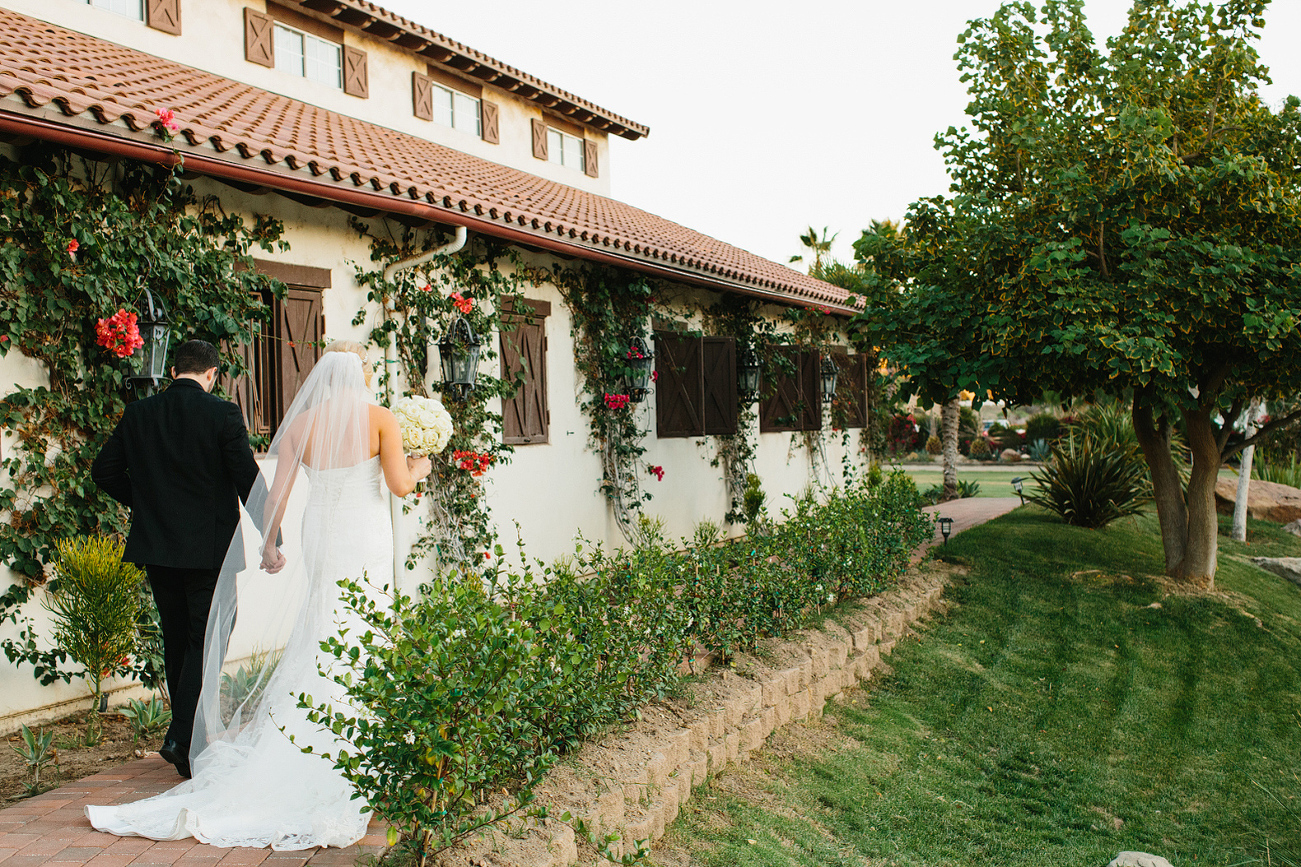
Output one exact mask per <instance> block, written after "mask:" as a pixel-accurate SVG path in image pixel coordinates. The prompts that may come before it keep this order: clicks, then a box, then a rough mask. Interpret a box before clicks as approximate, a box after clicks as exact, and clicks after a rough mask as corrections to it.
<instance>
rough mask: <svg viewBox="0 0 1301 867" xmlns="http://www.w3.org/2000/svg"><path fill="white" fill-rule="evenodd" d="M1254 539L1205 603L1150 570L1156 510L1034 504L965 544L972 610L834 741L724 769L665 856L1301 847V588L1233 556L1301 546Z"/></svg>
mask: <svg viewBox="0 0 1301 867" xmlns="http://www.w3.org/2000/svg"><path fill="white" fill-rule="evenodd" d="M1249 532H1250V536H1249V541H1250V545H1249V546H1243V545H1240V544H1238V543H1234V542H1231V541H1227V540H1226V541H1224V542H1223V543H1222V545H1221V568H1220V572H1219V576H1218V581H1219V588H1220V590H1221V595H1218V596H1214V597H1199V598H1189V597H1181V596H1167V595H1165V594H1164V593H1163V591H1162V589H1161V586H1160V585H1159V584H1158V583H1157V582H1156V581H1154V580H1152V579H1151V578H1150V577H1148V576H1150V575H1151V574H1152V573H1155V572H1159V571H1160V542H1159V539H1158V538H1157V536H1156V535H1155V533H1156V528H1155V519H1154V518H1153V517H1151V516H1144V517H1141V518H1136V519H1128V520H1126V521H1124V522H1121V523H1119V524H1116V525H1113V526H1112V527H1111V528H1109V529H1107V530H1103V531H1089V530H1078V529H1075V528H1070V527H1066V526H1064V525H1061V524H1058V523H1056V522H1054V521H1053V520H1051V519H1050V518H1049V517H1048V516H1047V514H1046V513H1044V512H1041V511H1038V510H1036V509H1034V508H1032V507H1031V508H1022V509H1018V510H1017V511H1015V512H1013V513H1011V514H1009V515H1007V516H1005V517H1003V518H1000V519H998V520H996V521H993V522H991V523H989V524H987V525H985V526H983V527H978V528H975V529H973V530H970V531H968V532H965V533H963V534H962V535H960V536H957V537H955V538H954V539H953V540H952V541H950V542H949V544H948V546H947V550H946V551H945V552H944V556H945V557H946V558H947V559H950V560H954V561H959V562H962V563H964V564H965V565H967V566H968V567H969V568H970V572H969V574H968V575H967V576H966V578H964V579H961V580H960V581H959V582H957V583H956V584H955V585H953V586H951V587H950V589H949V591H948V596H949V598H950V599H952V600H954V601H955V602H957V603H959V604H958V606H957V607H955V608H954V609H952V610H951V612H950V613H949V614H948V615H947V616H946V617H943V618H938V619H935V620H933V621H931V622H930V623H929V624H927V625H926V626H924V627H923V628H922V635H921V637H920V640H919V641H906V642H901V643H900V646H899V648H898V649H897V650H896V651H895V654H894V656H893V658H892V659H891V660H890V663H891V665H892V666H893V667H894V672H893V674H892V675H891V676H889V677H887V678H885V679H884V680H882V681H880V682H878V683H877V684H876V685H875V686H874V688H873V690H872V691H871V692H868V693H862V694H860V695H859V696H858V704H857V705H856V706H846V705H829V706H828V710H827V715H828V722H829V723H832V725H827V724H824V727H825V728H826V730H827V731H830V732H832V734H833V735H834V737H833V739H832V740H833V741H834V742H833V743H832V742H829V745H828V746H826V747H825V748H820V749H815V750H812V751H811V753H810V754H808V755H803V756H795V757H792V758H789V759H783V758H782V757H780V756H769V757H767V758H766V759H764V760H763V762H762V764H761V767H760V769H759V771H737V772H731V773H735V774H737V775H748V776H746V777H745V778H746V780H748V782H747V783H746V784H745V785H741V786H733V785H729V782H728V780H727V779H723V780H720V781H718V782H717V783H711V784H709V786H707V787H706V791H702V792H700V793H698V797H696V798H693V801H692V805H691V806H690V807H688V808H685V809H684V811H683V813H682V817H681V818H679V820H678V822H677V823H676V824H675V825H674V826H673V831H672V833H671V835H670V838H669V841H668V842H669V844H670V849H669V850H668V851H669V852H670V853H673V852H674V851H677V852H681V851H688V852H690V853H691V863H698V864H705V865H719V867H722V865H729V867H730V865H756V867H758V865H764V867H768V865H813V864H837V865H839V864H844V865H863V864H870V865H885V864H891V865H896V864H897V865H926V867H940V865H946V867H947V865H971V867H976V865H980V867H987V865H1045V867H1047V865H1053V867H1070V865H1077V867H1101V865H1104V864H1106V863H1107V862H1108V861H1109V860H1111V859H1112V858H1113V857H1115V855H1116V853H1117V852H1119V851H1121V850H1126V849H1137V850H1141V851H1148V852H1155V853H1157V854H1161V855H1164V856H1165V857H1167V858H1169V859H1170V860H1171V861H1172V862H1173V863H1174V864H1175V865H1178V867H1184V865H1192V864H1219V865H1243V864H1272V865H1284V867H1286V865H1298V864H1301V776H1299V771H1298V768H1299V767H1301V588H1297V587H1295V586H1293V585H1291V584H1288V583H1286V582H1285V581H1283V580H1282V579H1279V578H1276V577H1274V576H1271V575H1269V574H1267V573H1264V572H1262V571H1260V570H1258V569H1256V568H1255V567H1252V566H1250V565H1247V564H1244V563H1243V562H1241V560H1240V559H1235V558H1241V557H1242V556H1243V555H1244V554H1247V553H1250V554H1253V555H1261V554H1275V555H1281V554H1286V555H1290V556H1301V540H1298V539H1296V538H1294V537H1291V536H1287V535H1285V534H1282V533H1281V532H1279V531H1278V529H1277V528H1276V527H1275V526H1274V525H1269V524H1263V523H1260V524H1257V523H1253V524H1252V525H1251V526H1250V530H1249ZM1158 606H1159V607H1158ZM777 737H780V736H777ZM755 778H757V779H758V780H759V782H757V783H756V782H755V781H754V780H755ZM711 799H712V800H711Z"/></svg>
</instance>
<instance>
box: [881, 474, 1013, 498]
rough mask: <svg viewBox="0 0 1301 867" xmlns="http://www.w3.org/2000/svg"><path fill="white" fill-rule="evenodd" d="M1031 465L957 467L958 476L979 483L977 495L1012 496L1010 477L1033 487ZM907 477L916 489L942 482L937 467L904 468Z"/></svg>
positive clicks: (942, 478)
mask: <svg viewBox="0 0 1301 867" xmlns="http://www.w3.org/2000/svg"><path fill="white" fill-rule="evenodd" d="M1032 469H1033V468H1032V467H1022V468H1020V469H1010V468H1009V469H1006V470H981V471H972V472H966V473H964V472H963V471H962V468H961V467H959V468H958V478H959V479H962V480H966V481H969V482H975V483H976V484H978V485H980V493H978V494H976V496H978V497H1014V496H1016V491H1014V490H1012V479H1014V478H1016V477H1017V476H1020V477H1021V478H1023V479H1025V480H1026V485H1027V487H1034V482H1033V481H1031V480H1030V472H1031V470H1032ZM906 472H907V474H908V478H910V479H912V480H913V482H914V483H915V484H916V485H917V490H919V491H925V490H926V489H927V488H929V487H932V486H934V485H941V484H943V483H944V474H943V472H942V471H940V470H939V469H934V470H912V469H910V470H906Z"/></svg>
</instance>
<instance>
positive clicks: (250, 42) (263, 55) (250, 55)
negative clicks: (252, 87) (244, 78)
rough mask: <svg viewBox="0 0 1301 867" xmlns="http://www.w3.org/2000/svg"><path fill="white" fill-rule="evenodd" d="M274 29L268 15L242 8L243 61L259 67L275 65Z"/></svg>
mask: <svg viewBox="0 0 1301 867" xmlns="http://www.w3.org/2000/svg"><path fill="white" fill-rule="evenodd" d="M274 36H275V34H274V27H273V25H272V22H271V16H270V15H263V14H262V13H261V12H254V11H253V10H252V9H250V8H248V7H247V6H245V7H244V59H245V60H247V61H248V62H250V63H256V64H258V65H260V66H275V65H276V49H275V38H274Z"/></svg>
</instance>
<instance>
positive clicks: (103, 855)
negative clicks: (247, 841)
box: [0, 755, 384, 867]
mask: <svg viewBox="0 0 1301 867" xmlns="http://www.w3.org/2000/svg"><path fill="white" fill-rule="evenodd" d="M180 781H181V778H180V777H179V776H177V774H176V769H175V768H173V767H172V766H171V765H170V764H168V763H167V762H165V761H163V760H162V759H161V758H160V757H158V756H157V755H152V756H149V757H148V758H144V759H139V760H138V761H134V762H131V763H130V764H126V765H122V766H121V767H120V768H114V769H113V770H111V771H104V772H103V773H100V774H95V775H94V776H93V777H87V778H86V779H84V780H78V781H77V782H75V783H69V784H68V785H66V786H63V787H61V788H58V789H55V790H53V791H50V792H46V793H45V794H43V795H37V796H36V797H35V798H28V799H27V800H25V801H19V802H18V803H17V804H16V805H15V806H12V807H8V808H6V809H4V810H0V867H42V865H50V867H75V865H83V864H84V865H87V867H127V865H130V867H215V865H221V867H257V865H259V864H262V865H265V867H303V865H306V864H311V865H313V867H350V865H352V864H353V863H354V862H356V860H357V859H358V858H360V857H361V856H362V855H366V854H373V853H376V852H379V851H381V850H382V849H383V847H384V829H383V828H382V827H381V826H379V825H378V824H377V823H375V822H372V823H371V826H370V829H369V830H368V832H367V834H366V836H365V837H364V838H363V839H362V841H361V842H360V843H358V844H357V845H356V846H349V847H348V848H347V849H305V850H303V851H302V852H273V851H271V850H270V849H218V848H217V847H215V846H205V845H203V844H202V843H199V842H198V841H197V840H195V839H193V838H190V839H188V840H175V841H170V842H164V843H156V842H154V841H153V840H145V839H143V838H141V837H116V836H114V835H112V834H103V833H100V832H99V831H96V830H95V829H93V828H91V827H90V822H88V821H87V820H86V813H85V810H84V808H85V806H86V805H87V804H125V803H129V802H131V801H138V800H140V799H141V798H144V797H147V796H149V795H154V794H157V793H159V792H165V791H167V790H168V789H170V788H171V787H172V786H175V785H176V784H177V783H179V782H180Z"/></svg>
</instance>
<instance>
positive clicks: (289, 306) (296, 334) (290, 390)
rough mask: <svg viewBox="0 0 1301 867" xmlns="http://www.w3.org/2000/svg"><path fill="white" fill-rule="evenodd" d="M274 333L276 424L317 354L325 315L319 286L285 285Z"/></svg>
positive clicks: (319, 350) (323, 329)
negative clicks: (276, 345) (277, 368)
mask: <svg viewBox="0 0 1301 867" xmlns="http://www.w3.org/2000/svg"><path fill="white" fill-rule="evenodd" d="M279 312H280V321H279V322H278V323H277V324H278V325H279V328H278V329H277V330H278V332H279V333H278V334H277V335H276V336H277V337H278V338H279V339H280V340H279V342H280V389H279V394H278V395H277V397H278V402H279V406H277V407H276V424H279V423H280V419H282V418H283V417H284V414H285V410H286V409H288V408H289V404H291V403H293V400H294V395H296V394H298V389H299V388H301V387H302V384H303V380H305V379H307V375H308V374H309V373H311V372H312V368H313V367H314V366H315V365H316V361H317V359H319V358H320V357H321V345H320V344H321V339H322V338H323V337H324V336H325V317H324V314H323V312H322V304H321V292H320V290H319V289H302V288H299V287H297V286H291V287H289V290H288V291H287V292H286V293H285V297H284V300H283V301H282V302H281V304H280V311H279Z"/></svg>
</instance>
